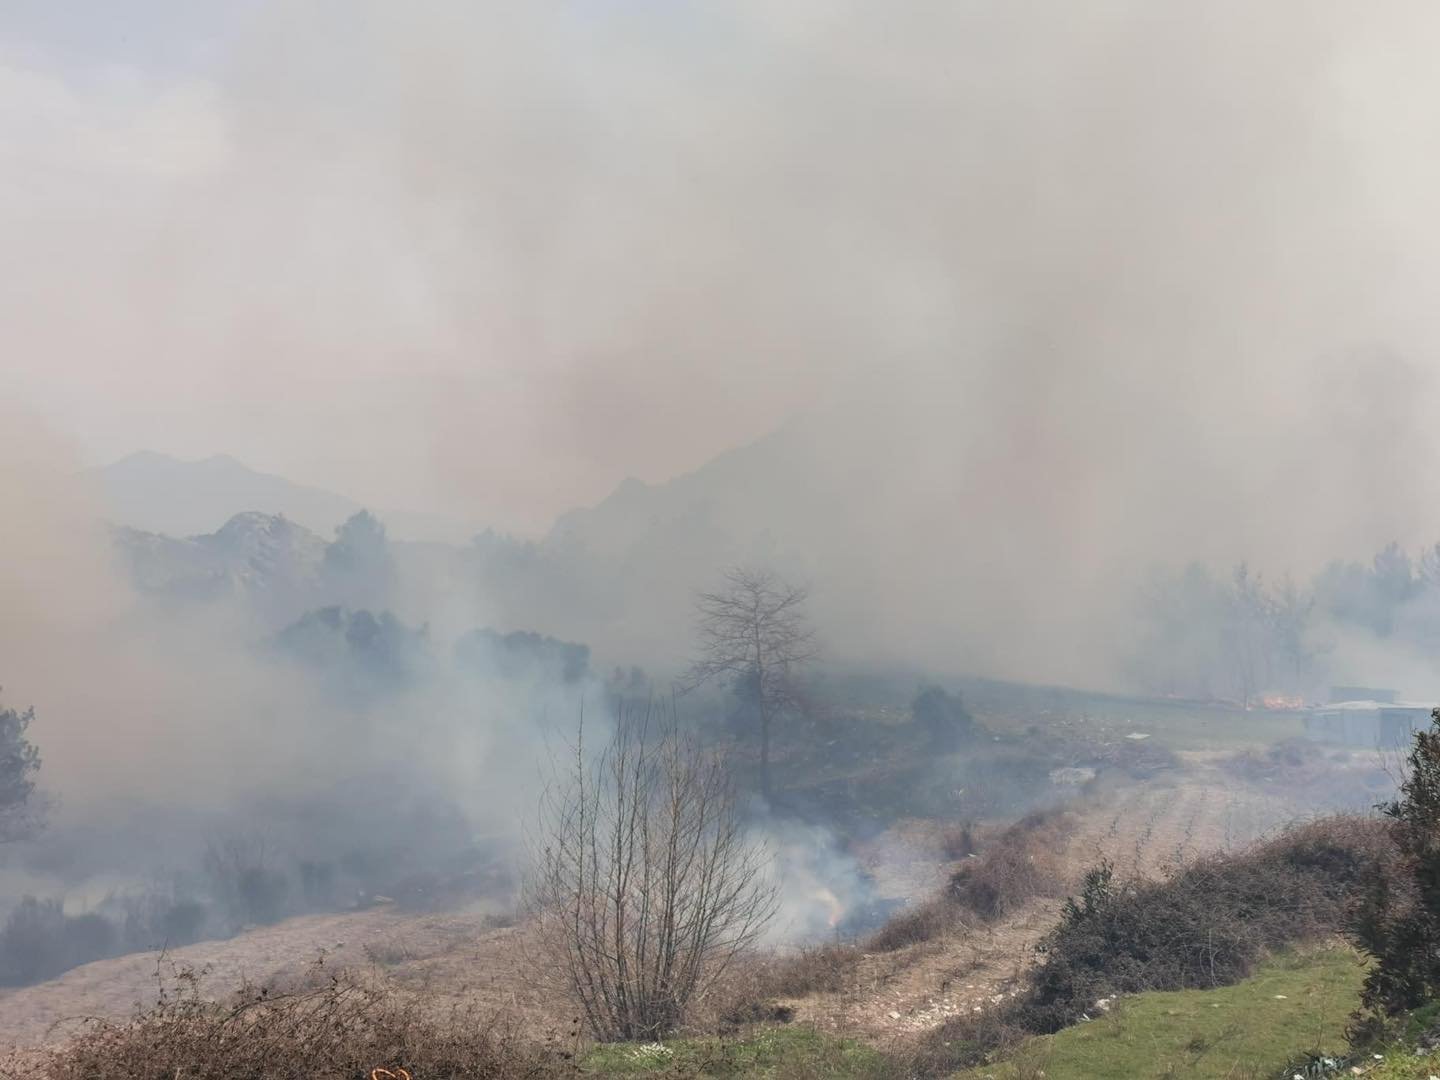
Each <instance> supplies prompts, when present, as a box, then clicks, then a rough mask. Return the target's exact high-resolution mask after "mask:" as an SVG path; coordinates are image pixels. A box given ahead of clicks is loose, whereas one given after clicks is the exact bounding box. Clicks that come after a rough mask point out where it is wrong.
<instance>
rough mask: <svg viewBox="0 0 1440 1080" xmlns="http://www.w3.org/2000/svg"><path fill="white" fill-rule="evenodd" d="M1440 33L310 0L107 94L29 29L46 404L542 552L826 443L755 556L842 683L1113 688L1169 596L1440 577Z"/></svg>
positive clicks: (1325, 12) (19, 352)
mask: <svg viewBox="0 0 1440 1080" xmlns="http://www.w3.org/2000/svg"><path fill="white" fill-rule="evenodd" d="M1437 19H1440V16H1437V15H1436V13H1435V12H1434V10H1433V8H1431V7H1430V6H1428V5H1424V4H1418V3H1404V2H1394V3H1385V4H1379V5H1367V6H1366V7H1365V9H1364V10H1363V11H1360V10H1359V9H1357V8H1355V7H1354V6H1353V5H1349V4H1343V3H1319V4H1317V3H1299V2H1296V3H1284V4H1272V5H1268V6H1266V7H1265V9H1264V10H1263V11H1257V10H1255V8H1254V6H1253V5H1248V4H1241V3H1230V2H1221V3H1213V4H1205V5H1194V6H1177V5H1168V6H1165V7H1162V8H1157V7H1156V6H1155V5H1153V4H1145V3H1140V2H1129V3H1126V2H1122V3H1113V4H1106V5H1102V6H1101V7H1098V8H1097V7H1095V6H1093V5H1087V6H1083V7H1081V6H1070V7H1066V6H1062V5H1053V4H1037V3H1018V4H1017V3H994V4H989V3H987V4H967V5H922V4H887V5H881V6H876V5H872V4H838V5H837V4H806V3H789V4H779V5H777V4H772V3H753V4H751V3H744V4H734V5H727V6H724V7H723V8H719V9H717V8H714V7H712V6H708V5H700V4H665V5H652V4H642V3H618V2H617V3H610V4H602V5H598V6H597V5H537V4H500V5H481V6H475V5H466V4H459V3H454V4H450V3H421V4H407V5H405V6H404V7H403V8H401V7H396V6H394V5H390V4H382V3H362V4H345V5H336V4H327V3H318V2H317V3H309V4H292V3H286V4H272V5H264V6H261V7H260V8H258V9H256V10H253V11H252V10H250V9H248V8H246V9H244V11H243V12H241V11H238V10H237V11H236V12H231V13H229V14H227V15H226V16H225V18H224V19H223V20H221V19H220V18H219V16H217V23H216V25H215V26H214V27H210V28H209V29H210V30H211V31H212V32H213V33H214V34H215V35H216V36H215V38H214V39H213V40H212V39H206V38H205V32H204V29H203V28H202V29H198V30H197V29H195V28H194V27H191V26H189V24H188V23H187V24H184V25H182V26H181V27H180V29H178V30H175V31H174V33H175V34H176V35H181V36H183V34H184V33H192V34H193V35H194V36H195V37H196V39H197V40H200V39H204V40H206V47H205V49H204V50H199V51H192V52H187V51H185V50H184V49H183V48H182V47H181V46H182V44H183V42H176V41H171V40H170V39H169V38H166V37H164V36H163V35H162V36H161V37H160V38H159V39H157V40H156V41H154V42H151V44H152V45H153V48H154V52H155V53H158V54H159V55H161V56H162V57H164V61H163V62H156V61H155V60H154V56H152V55H149V54H147V55H146V56H144V57H138V56H131V55H128V54H127V55H125V56H121V57H116V58H110V59H111V61H112V62H111V63H109V64H98V65H97V64H95V63H93V57H92V56H90V55H89V53H87V52H85V49H93V48H94V47H95V46H94V44H93V42H91V41H90V40H88V39H87V40H85V41H84V42H80V43H78V44H77V42H76V40H74V34H72V33H70V31H69V30H68V29H67V28H66V27H64V26H61V25H59V24H55V25H52V24H51V22H49V21H47V19H46V18H45V17H44V16H43V15H32V16H31V17H29V18H28V19H20V20H18V22H17V25H16V26H15V27H13V28H12V29H11V31H10V33H9V34H8V35H7V36H8V38H9V40H8V44H7V47H6V49H5V52H4V63H3V68H0V71H3V78H4V79H5V81H6V83H7V85H9V86H10V87H11V89H12V91H14V92H13V93H10V94H7V95H6V96H7V98H9V99H11V100H16V101H21V102H23V106H21V107H19V108H17V109H16V110H15V111H12V112H9V113H7V114H5V116H4V118H3V122H4V124H5V133H6V136H7V140H6V141H7V144H8V145H10V146H12V148H13V150H12V152H13V153H15V154H16V155H18V156H17V160H20V161H23V162H24V163H25V167H24V168H21V169H14V170H7V179H6V180H5V181H4V184H5V198H4V200H3V208H0V214H3V215H4V223H5V227H6V231H7V235H8V236H10V237H12V241H11V243H10V244H9V245H8V249H9V252H10V255H11V258H10V260H9V269H8V270H6V271H5V288H4V289H3V292H0V316H3V318H4V320H5V322H6V325H7V327H8V328H9V332H10V341H11V344H10V348H9V353H10V355H11V357H12V360H11V362H10V364H9V365H8V366H9V368H10V370H9V371H8V373H7V376H6V382H7V384H8V385H10V386H11V387H13V389H14V391H15V392H16V393H18V394H20V395H21V396H22V397H23V399H25V400H27V401H29V402H31V403H32V404H33V405H35V406H36V407H38V408H40V409H43V410H44V411H46V412H47V413H48V414H51V415H54V416H55V417H56V418H57V421H56V422H57V423H60V424H61V425H62V426H70V427H74V428H77V429H79V428H83V429H85V431H86V438H87V439H88V441H89V442H88V445H89V448H90V452H93V453H115V452H118V451H121V450H126V449H130V448H131V447H132V446H133V445H135V443H136V442H138V441H141V440H142V439H146V440H148V439H151V438H152V437H153V436H154V435H155V433H156V432H157V431H163V432H164V438H165V440H166V442H167V443H168V446H167V447H164V448H167V449H174V450H180V451H182V452H190V453H193V454H197V455H200V454H207V453H210V452H213V451H214V450H215V449H217V446H216V443H217V440H219V441H223V442H224V443H225V444H226V445H225V446H224V447H223V448H224V449H229V450H232V451H234V452H236V453H237V454H239V456H241V457H243V458H247V459H249V460H251V461H253V462H254V463H255V464H257V465H260V466H262V467H267V468H273V469H275V470H276V471H282V472H292V473H295V474H298V475H300V476H302V477H303V478H305V479H309V480H313V481H317V482H322V483H327V484H329V485H330V486H332V487H335V488H337V489H340V490H345V491H347V492H353V493H355V494H357V495H359V496H360V497H362V498H367V499H373V501H374V502H376V503H378V504H381V505H413V504H414V503H416V502H417V501H418V502H428V503H430V504H432V505H434V504H440V503H443V504H447V505H450V506H458V507H463V508H464V510H465V512H466V513H467V514H469V515H472V516H476V517H480V518H484V519H490V520H494V521H495V522H496V523H497V524H499V525H501V526H509V527H519V528H522V529H531V530H536V529H540V528H543V525H544V523H546V522H547V521H548V520H549V519H550V518H551V517H552V516H553V515H554V514H555V513H556V512H557V511H559V510H562V509H564V508H566V507H567V506H570V505H574V504H576V503H578V502H585V501H592V500H594V499H595V498H597V497H598V496H599V495H601V494H603V493H604V492H605V491H606V490H607V489H608V488H609V487H610V486H611V485H613V483H614V482H615V481H616V480H618V479H619V478H620V477H621V476H623V475H626V474H633V475H637V476H640V477H642V478H645V479H647V480H662V479H664V478H666V477H667V476H670V475H673V474H675V473H677V472H682V471H684V470H685V469H687V468H691V467H693V466H695V465H697V464H699V463H701V462H703V461H704V460H706V459H707V458H708V457H710V456H711V455H713V454H714V453H715V452H717V451H718V450H721V449H723V448H725V447H727V446H731V445H734V444H737V443H740V442H744V441H746V440H747V439H750V438H752V437H755V436H757V435H759V434H762V433H763V432H765V431H766V430H769V429H771V428H773V427H775V426H777V425H779V424H781V423H782V422H783V421H784V420H785V418H786V417H787V416H791V415H793V414H795V413H797V412H799V413H802V414H803V419H802V420H801V421H800V422H798V424H796V425H795V428H794V430H796V431H798V432H799V433H800V435H799V439H800V442H801V443H802V448H801V451H797V453H801V452H802V451H803V461H804V463H805V464H806V466H807V467H809V468H810V469H811V470H812V472H811V474H810V476H809V477H808V480H801V479H796V480H795V481H794V482H795V484H796V485H797V486H804V487H805V489H806V491H805V493H806V494H807V495H809V496H814V495H815V493H823V495H824V496H825V498H824V500H823V506H822V507H821V516H819V517H809V518H806V519H804V520H793V519H794V518H796V517H797V516H798V515H795V514H792V515H791V517H790V519H787V518H785V517H784V515H783V514H777V515H776V519H775V520H773V521H768V520H761V521H741V522H734V523H730V524H731V526H732V528H733V529H734V531H735V532H737V533H740V534H746V535H752V536H753V535H759V534H762V533H764V534H767V535H769V536H770V537H771V538H772V540H773V541H774V542H775V543H776V544H777V545H778V546H779V547H780V548H782V549H788V550H793V551H796V552H798V557H797V558H796V559H795V560H793V561H794V562H795V563H796V564H797V567H798V568H799V569H801V570H803V571H805V572H806V573H808V574H809V576H811V577H812V578H813V580H814V581H815V584H816V585H817V596H823V597H827V599H825V600H824V601H823V604H824V613H826V614H828V615H831V616H833V617H834V618H833V622H834V623H835V625H833V626H832V627H830V628H829V630H828V633H829V637H830V639H831V641H830V644H831V647H832V650H833V651H834V652H836V653H840V654H863V655H867V656H875V655H882V656H884V657H886V658H896V657H902V656H903V657H905V658H907V659H910V660H916V661H920V662H923V663H929V664H942V663H943V664H953V665H958V666H964V667H968V668H971V669H977V670H989V671H992V672H994V673H999V674H1011V675H1026V676H1031V677H1044V678H1050V679H1068V680H1071V681H1081V682H1090V683H1096V682H1104V681H1107V679H1109V678H1110V677H1111V673H1112V672H1113V669H1114V667H1115V662H1116V658H1115V656H1114V655H1113V651H1114V650H1113V648H1112V644H1113V642H1112V639H1113V638H1115V637H1116V636H1117V635H1121V633H1122V629H1121V628H1122V623H1121V618H1122V614H1123V612H1124V610H1125V609H1126V607H1127V605H1128V602H1129V591H1130V590H1131V589H1133V587H1134V583H1135V582H1137V581H1138V580H1140V579H1141V578H1142V577H1143V574H1144V572H1145V570H1146V569H1147V568H1148V567H1149V566H1150V565H1151V564H1154V563H1157V562H1163V563H1173V562H1177V561H1184V560H1187V559H1190V558H1192V557H1198V558H1202V559H1207V560H1214V561H1216V562H1225V561H1233V560H1237V559H1240V558H1248V559H1250V560H1252V561H1253V562H1255V563H1258V564H1260V565H1263V566H1268V567H1273V568H1275V569H1276V571H1277V572H1278V571H1280V570H1287V569H1292V568H1294V569H1297V570H1298V571H1300V572H1308V571H1309V570H1310V569H1313V568H1314V567H1315V566H1316V565H1318V563H1319V562H1321V561H1323V560H1324V559H1325V558H1329V557H1331V556H1334V555H1360V554H1362V553H1363V552H1365V551H1368V550H1374V549H1375V548H1376V547H1378V546H1379V545H1380V544H1383V543H1384V542H1386V541H1388V540H1390V539H1400V540H1401V541H1402V542H1404V543H1406V544H1407V545H1409V546H1412V547H1415V546H1418V545H1420V544H1422V543H1428V542H1430V541H1431V540H1432V539H1433V537H1434V536H1435V535H1437V534H1440V520H1437V515H1436V511H1435V510H1434V503H1433V500H1430V499H1428V498H1427V497H1426V496H1427V494H1428V492H1427V490H1426V487H1425V479H1424V477H1425V476H1426V474H1427V470H1426V469H1425V468H1424V467H1423V464H1424V462H1425V461H1426V460H1428V455H1429V454H1430V453H1431V452H1432V451H1433V449H1434V447H1433V445H1432V443H1433V439H1432V437H1431V435H1430V434H1429V432H1428V431H1427V430H1426V427H1425V424H1424V420H1425V418H1426V417H1427V416H1428V415H1429V413H1430V412H1431V411H1432V410H1431V405H1432V403H1433V401H1434V396H1435V387H1434V382H1433V379H1432V377H1431V372H1432V371H1433V355H1432V354H1433V351H1434V347H1435V331H1434V327H1433V316H1432V314H1431V310H1432V307H1433V305H1432V303H1431V298H1430V297H1429V296H1428V288H1427V283H1428V282H1429V281H1431V280H1433V278H1434V275H1435V271H1436V269H1437V267H1436V266H1435V262H1436V258H1437V250H1440V249H1437V245H1436V242H1435V241H1436V236H1435V229H1436V226H1435V224H1434V222H1433V220H1432V217H1433V215H1430V214H1429V213H1428V210H1429V203H1430V192H1431V191H1433V190H1434V186H1435V179H1436V178H1435V176H1434V175H1433V174H1434V172H1435V168H1436V165H1435V162H1436V161H1440V155H1436V154H1435V153H1434V152H1433V149H1434V148H1433V146H1432V144H1433V140H1434V138H1435V136H1434V134H1433V133H1434V131H1436V130H1440V125H1437V124H1436V123H1435V120H1436V117H1435V116H1433V111H1434V108H1435V106H1434V105H1433V104H1432V103H1433V102H1435V101H1437V100H1440V97H1437V95H1436V94H1435V92H1434V90H1435V86H1434V77H1433V75H1432V73H1431V65H1430V64H1429V50H1428V49H1427V48H1425V47H1424V43H1426V42H1429V41H1432V40H1433V39H1434V35H1435V31H1436V30H1437V29H1440V27H1437V26H1436V22H1437ZM157 33H159V32H158V31H157ZM67 35H68V36H67ZM187 40H188V39H187ZM95 71H99V72H103V73H104V74H102V75H100V76H98V77H94V76H92V75H89V74H81V72H95ZM97 190H103V191H104V193H105V197H104V199H103V200H99V199H97V198H96V197H95V192H96V191H97ZM78 309H83V312H84V317H83V318H77V317H75V313H76V311H77V310H78ZM62 379H63V381H62ZM777 501H783V500H782V499H781V498H780V496H778V495H777ZM816 501H820V500H817V499H815V498H813V497H812V498H810V499H809V500H807V502H806V505H807V506H808V505H810V504H811V503H813V502H816ZM738 546H743V545H738ZM666 557H667V558H670V559H672V560H676V561H682V560H681V556H679V555H675V554H669V555H667V556H666ZM701 572H702V568H701V567H699V566H697V565H691V564H689V563H685V564H684V565H682V566H678V567H677V568H676V569H674V570H673V572H669V573H667V574H665V575H663V576H664V577H665V578H666V580H667V581H668V580H670V579H672V578H673V579H674V580H675V582H676V583H677V584H676V586H675V587H674V588H672V589H670V590H669V591H668V592H667V593H666V594H665V595H666V596H667V597H668V598H669V599H668V600H667V602H666V605H665V606H664V610H659V609H658V608H657V609H655V610H651V609H648V608H645V607H644V605H640V607H638V608H637V609H635V610H632V611H631V612H630V613H629V614H628V615H627V625H626V626H623V627H619V628H616V633H617V634H618V635H621V637H624V635H629V638H630V640H633V641H634V642H635V644H636V645H640V644H663V643H665V642H667V641H673V640H674V637H675V635H674V633H673V626H672V625H671V624H672V623H673V620H674V618H675V617H677V615H678V614H679V613H680V610H681V609H682V608H683V597H684V591H683V590H682V589H680V587H679V585H678V582H679V581H680V580H681V579H685V580H686V581H687V585H686V588H689V587H693V584H694V583H693V581H691V580H690V579H693V578H694V577H695V576H697V574H699V573H701Z"/></svg>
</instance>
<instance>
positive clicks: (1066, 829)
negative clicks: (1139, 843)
mask: <svg viewBox="0 0 1440 1080" xmlns="http://www.w3.org/2000/svg"><path fill="white" fill-rule="evenodd" d="M1074 827H1075V822H1074V819H1073V818H1072V817H1071V816H1070V815H1069V814H1067V813H1065V812H1064V811H1062V810H1043V811H1037V812H1036V813H1033V814H1030V815H1028V816H1026V817H1024V818H1021V819H1020V820H1019V821H1017V822H1015V824H1013V825H1011V826H1010V827H1008V828H1007V829H1005V830H1004V831H1003V832H1001V833H1000V834H999V835H998V836H997V837H996V838H995V840H994V842H993V843H991V844H990V845H989V846H988V847H987V848H986V850H985V851H984V853H983V854H981V855H977V856H975V857H974V858H970V859H967V860H966V862H965V864H964V865H963V866H961V867H960V869H959V870H957V871H956V872H955V873H954V874H953V875H952V876H951V878H950V883H949V885H948V886H946V888H945V891H944V892H943V893H941V894H940V895H939V896H937V897H935V898H933V899H931V900H928V901H926V902H925V903H923V904H920V905H918V906H916V907H912V908H907V909H906V910H904V911H902V912H900V913H899V914H898V915H895V916H894V917H892V918H891V919H890V920H889V921H888V922H886V924H885V925H884V926H882V927H881V928H880V929H879V930H877V931H876V932H875V933H874V934H872V935H871V936H870V938H869V939H868V940H867V941H866V942H865V948H866V949H867V950H868V951H870V952H895V951H897V950H899V949H904V948H908V947H909V946H911V945H919V944H920V943H922V942H926V941H933V940H934V939H935V938H938V937H941V936H943V935H944V934H947V933H950V932H952V931H954V930H955V929H957V928H960V927H963V926H964V925H965V924H966V922H967V920H974V919H977V918H978V919H981V920H985V921H993V920H995V919H1002V918H1004V917H1005V916H1007V915H1009V914H1011V913H1012V912H1014V911H1016V910H1017V909H1018V908H1020V907H1022V906H1023V905H1024V904H1025V903H1027V902H1028V901H1030V900H1033V899H1034V898H1035V897H1037V896H1055V895H1058V894H1059V893H1060V891H1061V890H1062V889H1063V888H1064V887H1065V878H1064V874H1063V868H1062V864H1061V859H1060V856H1061V854H1062V853H1063V851H1064V849H1065V842H1066V839H1067V837H1068V836H1069V834H1070V833H1071V831H1073V829H1074Z"/></svg>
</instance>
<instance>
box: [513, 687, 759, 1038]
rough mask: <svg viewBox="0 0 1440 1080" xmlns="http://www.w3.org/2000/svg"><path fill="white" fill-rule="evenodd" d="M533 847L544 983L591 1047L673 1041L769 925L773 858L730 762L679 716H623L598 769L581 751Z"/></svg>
mask: <svg viewBox="0 0 1440 1080" xmlns="http://www.w3.org/2000/svg"><path fill="white" fill-rule="evenodd" d="M582 734H583V728H582ZM536 846H537V850H536V851H535V858H534V866H533V868H532V879H531V880H530V881H529V883H528V888H529V900H530V903H531V905H532V906H533V908H534V910H535V912H536V914H537V916H538V925H539V927H540V941H541V944H542V958H543V960H544V966H543V968H542V969H541V971H542V973H544V974H547V975H548V976H549V977H551V978H552V979H558V981H559V982H560V983H562V985H563V988H564V989H566V990H567V991H568V992H569V993H570V994H571V995H572V996H573V997H574V998H575V999H576V1000H577V1002H578V1003H579V1005H580V1007H581V1009H582V1010H583V1013H584V1016H585V1020H586V1024H587V1025H588V1027H589V1028H590V1031H591V1033H592V1034H593V1035H594V1036H595V1037H596V1038H597V1039H601V1040H614V1039H655V1038H658V1037H659V1036H661V1035H663V1034H665V1033H666V1032H667V1031H670V1030H672V1029H673V1028H674V1027H675V1026H676V1025H677V1024H678V1023H680V1021H681V1019H682V1018H683V1016H684V1014H685V1009H686V1006H687V1005H688V1004H689V1003H690V1002H691V1001H692V1000H693V999H694V998H695V997H696V996H697V995H698V994H701V993H702V992H703V991H704V989H705V988H706V987H707V986H708V985H710V984H711V983H712V982H713V981H714V980H715V979H716V978H718V977H719V976H720V975H721V974H723V972H724V971H725V969H726V967H727V966H729V964H730V963H731V962H732V961H733V960H734V959H735V957H736V956H737V955H738V954H739V953H741V952H742V951H743V950H745V949H746V948H747V947H749V946H750V945H751V944H753V943H754V941H755V940H756V938H757V937H758V936H759V934H760V933H761V931H762V930H763V929H764V927H765V925H766V923H768V922H769V921H770V919H771V918H772V917H773V915H774V914H775V908H776V892H775V887H774V886H773V884H772V883H771V882H770V880H769V878H768V877H767V876H766V874H765V868H766V864H767V863H768V859H769V857H768V853H767V852H766V851H765V849H764V848H763V847H760V846H757V845H755V844H754V843H752V842H751V841H750V840H749V838H748V837H747V836H746V834H745V831H744V829H743V828H742V826H741V823H740V820H739V817H738V815H737V812H736V804H735V792H734V788H733V786H732V784H731V781H730V777H729V773H728V771H727V770H726V768H725V765H724V763H723V761H721V760H720V759H719V758H718V757H717V756H716V755H714V754H713V753H709V752H706V751H704V750H702V749H701V748H700V747H699V746H698V745H697V744H696V743H695V742H694V741H693V739H692V738H690V737H689V736H688V735H686V734H684V733H682V732H681V731H680V730H679V729H678V727H677V726H676V724H675V720H674V716H673V713H672V714H671V715H669V716H667V717H664V718H661V719H659V720H654V721H653V722H652V712H651V709H650V708H649V707H648V706H647V707H645V708H644V709H643V710H640V711H639V712H637V713H632V714H631V715H628V716H627V715H623V714H622V715H621V717H620V719H619V720H618V722H617V726H616V728H615V733H614V735H613V736H612V737H611V739H610V741H609V743H608V744H607V745H606V746H605V748H604V749H603V751H602V752H601V753H599V754H598V756H593V757H592V756H589V755H587V753H586V750H585V746H584V743H583V739H581V740H577V742H576V745H575V748H574V753H573V756H571V758H570V759H569V763H568V764H567V765H565V766H564V768H563V770H562V772H561V775H558V776H557V777H556V783H554V784H553V785H552V786H551V788H550V789H549V791H547V793H546V794H545V796H544V797H543V798H542V801H541V828H540V834H539V837H538V844H537V845H536Z"/></svg>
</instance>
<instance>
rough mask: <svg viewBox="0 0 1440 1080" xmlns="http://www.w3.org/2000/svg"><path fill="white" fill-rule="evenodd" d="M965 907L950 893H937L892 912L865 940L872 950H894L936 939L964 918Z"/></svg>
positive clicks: (866, 946)
mask: <svg viewBox="0 0 1440 1080" xmlns="http://www.w3.org/2000/svg"><path fill="white" fill-rule="evenodd" d="M964 915H965V911H964V910H963V909H962V908H961V907H960V905H959V904H957V903H956V902H955V901H954V900H953V899H951V898H950V897H949V896H948V895H943V896H937V897H934V898H933V899H930V900H927V901H925V903H923V904H919V905H917V906H915V907H913V908H907V909H906V910H904V911H902V912H900V913H899V914H898V915H895V916H893V917H892V918H891V919H890V920H889V921H888V922H887V923H886V924H885V925H884V926H882V927H881V928H880V929H879V930H877V931H875V933H874V934H872V935H871V936H870V938H869V940H868V941H866V943H865V948H866V950H867V951H869V952H895V951H897V950H899V949H905V948H908V947H909V946H911V945H919V944H920V943H921V942H925V941H933V940H934V939H935V938H938V937H940V936H942V935H944V934H946V933H948V932H949V931H951V930H953V929H954V928H955V927H957V926H959V925H960V924H961V923H962V922H963V918H964Z"/></svg>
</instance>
